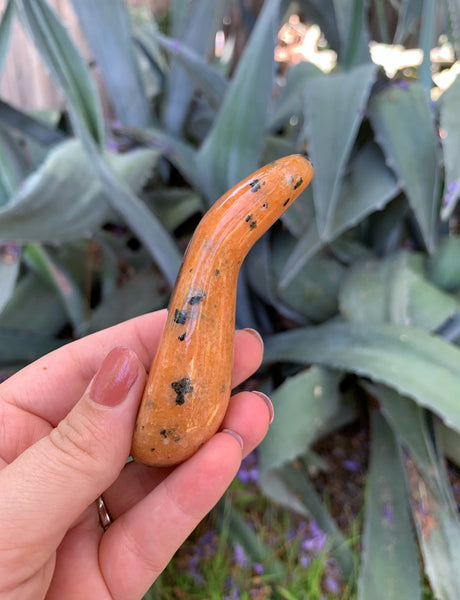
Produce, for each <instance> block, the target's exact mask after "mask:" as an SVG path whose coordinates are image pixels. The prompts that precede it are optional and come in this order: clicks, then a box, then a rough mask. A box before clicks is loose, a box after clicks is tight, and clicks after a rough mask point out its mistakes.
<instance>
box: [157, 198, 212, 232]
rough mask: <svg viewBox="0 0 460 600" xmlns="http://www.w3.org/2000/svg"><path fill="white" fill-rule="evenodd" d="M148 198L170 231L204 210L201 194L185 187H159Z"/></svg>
mask: <svg viewBox="0 0 460 600" xmlns="http://www.w3.org/2000/svg"><path fill="white" fill-rule="evenodd" d="M146 200H147V202H148V203H149V205H151V206H152V208H153V210H154V212H155V214H156V215H158V217H159V219H160V221H161V222H162V223H163V225H164V226H165V227H166V229H167V230H168V231H170V232H173V231H174V230H175V229H176V228H177V227H179V225H182V224H183V223H185V221H187V219H189V218H190V217H192V216H193V215H195V214H199V213H202V212H203V201H202V198H201V197H200V196H199V194H197V193H196V192H193V191H191V190H190V191H187V190H184V188H171V187H169V188H157V189H155V190H154V191H153V192H152V194H151V195H149V196H147V198H146Z"/></svg>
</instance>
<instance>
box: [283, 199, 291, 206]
mask: <svg viewBox="0 0 460 600" xmlns="http://www.w3.org/2000/svg"><path fill="white" fill-rule="evenodd" d="M290 201H291V199H290V198H288V199H287V200H285V201H284V202H283V206H287V205H288V204H289V202H290Z"/></svg>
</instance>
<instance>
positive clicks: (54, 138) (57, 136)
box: [0, 100, 67, 146]
mask: <svg viewBox="0 0 460 600" xmlns="http://www.w3.org/2000/svg"><path fill="white" fill-rule="evenodd" d="M0 121H1V122H2V123H5V125H7V126H8V127H11V128H13V129H17V130H18V131H20V132H21V133H22V134H24V135H26V136H27V137H29V138H31V139H32V140H34V141H36V142H38V143H39V144H42V145H43V146H54V144H57V143H58V142H62V141H63V140H65V139H66V138H67V136H66V134H65V133H63V132H62V131H59V130H58V129H54V128H53V127H49V126H48V125H46V124H45V123H43V122H42V121H40V120H38V119H36V118H34V117H31V116H30V115H28V114H26V113H24V112H22V111H20V110H18V109H17V108H14V106H11V105H10V104H8V103H7V102H3V100H0Z"/></svg>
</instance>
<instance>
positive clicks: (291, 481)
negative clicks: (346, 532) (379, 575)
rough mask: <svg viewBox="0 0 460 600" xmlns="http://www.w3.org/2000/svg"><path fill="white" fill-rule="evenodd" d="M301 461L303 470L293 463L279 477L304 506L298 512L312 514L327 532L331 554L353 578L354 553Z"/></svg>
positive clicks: (282, 470)
mask: <svg viewBox="0 0 460 600" xmlns="http://www.w3.org/2000/svg"><path fill="white" fill-rule="evenodd" d="M301 463H303V469H302V470H299V468H298V467H297V465H296V466H295V467H294V466H293V465H286V466H284V467H283V469H281V470H280V471H277V475H278V479H279V481H280V482H281V483H282V485H283V486H284V487H285V489H286V490H288V493H289V494H290V495H291V496H292V497H294V498H296V500H297V503H298V504H300V506H301V507H302V508H303V511H302V512H300V511H298V512H300V514H305V515H310V516H312V517H313V519H314V520H315V522H316V523H317V524H318V526H319V528H320V529H321V530H322V531H323V532H324V533H326V534H327V536H328V538H329V551H330V554H331V556H332V557H333V558H335V560H336V561H337V563H338V565H339V566H340V568H341V570H342V573H343V575H344V577H345V579H351V578H352V577H353V574H354V560H353V554H352V552H351V550H350V548H349V545H348V544H347V542H346V540H345V538H344V536H343V534H342V532H341V531H340V529H339V528H338V526H337V524H336V522H335V521H334V519H333V518H332V516H331V515H330V513H329V512H328V510H327V508H326V506H325V504H324V502H323V501H322V499H321V498H320V497H319V495H318V494H317V492H316V490H315V487H314V486H313V484H312V483H311V481H310V479H309V477H308V475H307V469H306V466H307V465H306V464H305V461H301Z"/></svg>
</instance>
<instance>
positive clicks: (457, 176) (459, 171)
mask: <svg viewBox="0 0 460 600" xmlns="http://www.w3.org/2000/svg"><path fill="white" fill-rule="evenodd" d="M459 102H460V78H458V77H457V78H456V79H455V81H454V82H453V83H452V84H451V85H450V86H449V87H448V88H447V90H446V91H445V92H444V93H443V95H442V96H441V98H440V99H439V101H438V104H439V123H440V126H441V129H442V131H443V132H444V134H443V135H442V136H441V144H442V149H443V159H444V168H445V181H444V199H443V207H442V212H441V215H442V218H443V219H448V218H449V217H450V215H451V214H452V212H453V211H454V209H455V207H456V205H457V202H458V199H459V197H460V166H459V164H458V156H459V153H460V115H459V112H458V105H459Z"/></svg>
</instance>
